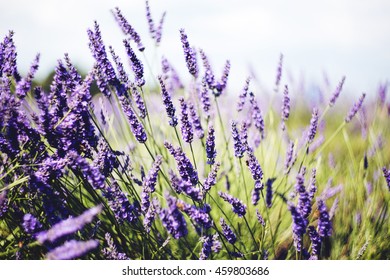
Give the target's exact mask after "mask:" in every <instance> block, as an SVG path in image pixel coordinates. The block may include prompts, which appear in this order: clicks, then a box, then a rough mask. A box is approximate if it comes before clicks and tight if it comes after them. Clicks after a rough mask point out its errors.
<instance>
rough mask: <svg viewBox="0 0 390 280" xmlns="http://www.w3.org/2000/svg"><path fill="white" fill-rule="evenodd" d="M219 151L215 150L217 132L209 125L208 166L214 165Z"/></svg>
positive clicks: (207, 143)
mask: <svg viewBox="0 0 390 280" xmlns="http://www.w3.org/2000/svg"><path fill="white" fill-rule="evenodd" d="M216 156H217V150H216V148H215V131H214V127H213V126H212V125H209V129H208V134H207V139H206V157H207V164H214V162H215V157H216Z"/></svg>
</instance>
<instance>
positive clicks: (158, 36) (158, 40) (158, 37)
mask: <svg viewBox="0 0 390 280" xmlns="http://www.w3.org/2000/svg"><path fill="white" fill-rule="evenodd" d="M166 14H167V13H166V12H163V14H162V16H161V19H160V21H159V23H158V26H157V28H156V36H155V37H156V38H155V39H156V45H157V46H158V45H159V44H160V43H161V37H162V30H163V25H164V20H165V16H166Z"/></svg>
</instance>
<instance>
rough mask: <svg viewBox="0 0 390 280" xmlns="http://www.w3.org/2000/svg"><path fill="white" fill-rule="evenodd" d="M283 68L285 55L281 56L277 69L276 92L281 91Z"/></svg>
mask: <svg viewBox="0 0 390 280" xmlns="http://www.w3.org/2000/svg"><path fill="white" fill-rule="evenodd" d="M282 67H283V54H280V56H279V64H278V68H277V69H276V80H275V90H276V91H277V90H278V89H279V84H280V81H281V79H282Z"/></svg>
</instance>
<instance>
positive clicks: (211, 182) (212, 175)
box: [203, 162, 221, 192]
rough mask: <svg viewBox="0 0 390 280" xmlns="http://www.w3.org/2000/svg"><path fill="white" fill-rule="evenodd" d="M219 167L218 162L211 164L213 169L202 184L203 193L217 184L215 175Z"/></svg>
mask: <svg viewBox="0 0 390 280" xmlns="http://www.w3.org/2000/svg"><path fill="white" fill-rule="evenodd" d="M220 166H221V164H220V163H219V162H217V163H215V164H213V167H212V169H211V171H210V173H209V175H208V176H207V178H206V180H205V182H204V184H203V190H204V192H208V191H209V190H210V189H211V187H212V186H214V185H215V184H216V183H217V173H218V170H219V167H220Z"/></svg>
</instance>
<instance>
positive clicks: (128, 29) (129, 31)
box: [112, 7, 145, 52]
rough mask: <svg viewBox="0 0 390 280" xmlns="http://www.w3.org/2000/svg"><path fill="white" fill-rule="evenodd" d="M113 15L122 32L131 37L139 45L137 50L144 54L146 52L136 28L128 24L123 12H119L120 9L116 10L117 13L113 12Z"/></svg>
mask: <svg viewBox="0 0 390 280" xmlns="http://www.w3.org/2000/svg"><path fill="white" fill-rule="evenodd" d="M112 14H113V15H114V17H115V20H116V21H117V23H118V25H119V26H120V28H121V29H122V32H123V33H124V34H125V35H128V36H130V38H131V39H132V40H134V42H135V43H136V44H137V48H138V50H139V51H140V52H143V51H144V50H145V47H144V45H143V44H142V42H141V38H140V36H139V35H138V33H137V32H136V31H135V30H134V28H133V27H132V26H131V25H130V24H129V23H128V21H127V20H126V18H125V17H124V16H123V15H122V12H121V11H120V10H119V8H118V7H116V8H115V11H112Z"/></svg>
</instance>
